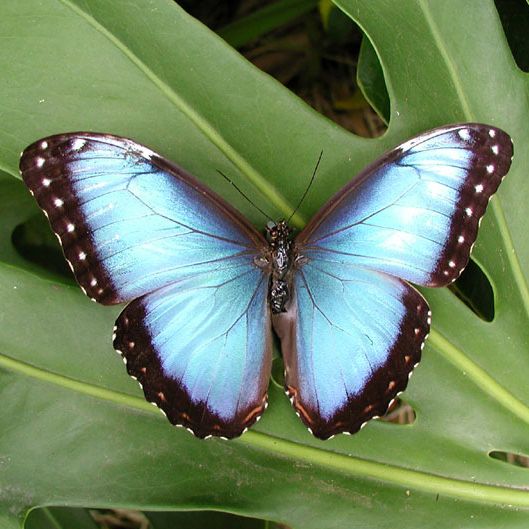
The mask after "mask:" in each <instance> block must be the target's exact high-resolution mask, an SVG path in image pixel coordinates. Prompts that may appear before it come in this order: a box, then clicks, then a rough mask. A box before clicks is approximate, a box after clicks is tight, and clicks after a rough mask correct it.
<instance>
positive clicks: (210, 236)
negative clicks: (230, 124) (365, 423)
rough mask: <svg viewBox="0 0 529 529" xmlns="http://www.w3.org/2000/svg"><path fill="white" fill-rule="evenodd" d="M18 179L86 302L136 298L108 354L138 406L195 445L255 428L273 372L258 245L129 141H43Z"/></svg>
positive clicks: (228, 211)
mask: <svg viewBox="0 0 529 529" xmlns="http://www.w3.org/2000/svg"><path fill="white" fill-rule="evenodd" d="M20 169H21V173H22V177H23V179H24V182H25V183H26V185H27V186H28V187H29V189H30V191H31V192H32V194H33V195H34V196H35V198H36V200H37V202H38V204H39V205H40V207H41V208H42V209H43V210H44V212H45V213H46V215H47V217H48V219H49V221H50V224H51V226H52V228H53V230H54V231H55V233H56V234H57V236H58V238H59V240H60V241H61V244H62V247H63V251H64V254H65V256H66V258H67V260H68V262H69V263H70V265H71V268H72V270H73V272H74V274H75V277H76V279H77V281H78V282H79V284H80V285H81V287H82V288H83V290H84V291H85V293H86V294H87V295H88V296H90V297H91V298H92V299H93V300H94V301H98V302H100V303H104V304H110V303H120V302H123V301H130V300H134V301H132V303H130V304H129V305H128V307H126V308H125V310H124V311H123V312H122V314H121V315H120V317H119V318H118V321H117V322H116V329H115V338H114V346H115V348H116V349H118V350H119V351H120V352H121V354H122V355H123V358H124V360H125V361H126V363H127V366H128V371H129V373H130V374H131V375H133V376H134V377H136V378H137V379H138V380H139V382H140V383H141V384H142V387H143V390H144V393H145V395H146V397H147V399H148V400H149V401H151V402H155V403H156V404H158V406H159V407H160V408H161V409H162V410H164V411H165V413H166V414H167V416H168V418H169V419H170V420H171V422H173V423H174V424H179V425H183V426H186V427H188V428H190V429H192V430H193V432H195V433H196V435H198V436H200V437H205V436H208V435H219V436H224V437H235V436H237V435H240V434H241V433H242V431H243V430H244V428H246V427H248V426H250V425H251V424H253V422H255V420H256V419H257V418H258V417H259V416H260V414H261V413H262V411H263V410H264V406H265V404H266V392H267V386H268V378H269V375H270V363H271V338H270V333H271V325H270V317H269V309H268V305H267V285H268V272H267V271H266V270H262V269H261V268H258V267H257V266H256V265H255V261H256V259H258V258H260V257H261V256H262V252H263V251H264V249H265V247H266V241H265V240H264V238H263V237H262V236H261V235H260V234H259V233H258V232H257V231H256V230H255V229H254V228H253V227H252V226H251V225H250V224H249V223H248V222H247V221H246V220H245V219H244V218H243V217H242V216H241V215H240V214H239V213H237V212H236V211H235V210H234V209H233V208H231V207H230V206H229V205H228V204H226V203H225V202H224V201H223V200H222V199H220V198H219V197H218V196H216V195H215V194H214V193H213V192H211V191H210V190H208V189H207V188H206V187H204V186H203V185H201V184H200V183H199V182H197V181H196V180H195V179H194V178H193V177H191V176H190V175H188V174H187V173H185V172H184V171H183V170H182V169H181V168H179V167H177V166H175V165H173V164H171V163H170V162H168V161H167V160H165V159H163V158H162V157H160V156H158V155H157V154H155V153H154V152H152V151H150V150H149V149H147V148H146V147H143V146H141V145H138V144H137V143H135V142H133V141H131V140H129V139H126V138H120V137H116V136H111V135H106V134H93V133H72V134H62V135H57V136H51V137H48V138H44V139H42V140H39V141H38V142H35V143H34V144H32V145H30V146H29V147H28V148H27V149H26V150H25V151H24V153H23V154H22V158H21V161H20ZM250 329H251V331H252V332H250Z"/></svg>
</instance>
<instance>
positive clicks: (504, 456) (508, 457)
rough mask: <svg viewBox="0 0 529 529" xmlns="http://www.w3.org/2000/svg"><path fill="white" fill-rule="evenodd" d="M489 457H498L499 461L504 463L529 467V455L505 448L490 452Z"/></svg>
mask: <svg viewBox="0 0 529 529" xmlns="http://www.w3.org/2000/svg"><path fill="white" fill-rule="evenodd" d="M489 457H491V458H492V459H497V460H498V461H503V462H504V463H509V464H510V465H514V466H515V467H525V468H528V467H529V456H525V455H522V454H514V453H513V452H504V451H503V450H492V452H489Z"/></svg>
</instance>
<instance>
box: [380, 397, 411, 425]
mask: <svg viewBox="0 0 529 529" xmlns="http://www.w3.org/2000/svg"><path fill="white" fill-rule="evenodd" d="M415 418H416V415H415V410H414V409H413V408H412V407H411V406H410V405H409V404H408V403H407V402H404V401H403V400H401V399H399V398H398V397H397V398H396V399H395V400H394V401H393V404H391V406H390V407H389V409H388V411H387V412H386V413H385V415H384V416H383V417H380V419H379V420H380V421H384V422H391V423H393V424H413V423H414V422H415Z"/></svg>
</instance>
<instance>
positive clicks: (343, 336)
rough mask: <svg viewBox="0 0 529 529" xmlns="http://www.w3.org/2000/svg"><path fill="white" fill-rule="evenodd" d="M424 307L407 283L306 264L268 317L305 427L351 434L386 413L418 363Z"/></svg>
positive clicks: (355, 270) (320, 432)
mask: <svg viewBox="0 0 529 529" xmlns="http://www.w3.org/2000/svg"><path fill="white" fill-rule="evenodd" d="M429 323H430V316H429V309H428V304H427V303H426V301H425V300H424V298H423V297H422V296H421V295H420V294H419V292H417V291H416V290H415V289H414V288H413V287H411V286H410V285H408V284H407V283H406V282H404V281H402V280H400V279H398V278H395V277H392V276H389V275H387V274H384V273H381V272H378V271H375V270H369V269H367V268H363V267H355V266H351V265H344V266H340V267H336V265H335V264H334V263H328V262H325V261H321V262H318V261H309V262H308V263H306V264H305V265H304V266H303V267H302V268H301V269H300V270H298V272H297V274H296V275H295V279H294V298H293V303H292V304H291V305H290V306H289V307H288V310H287V312H286V313H283V314H278V315H274V326H275V329H276V332H277V333H278V335H279V337H280V339H281V347H282V350H283V358H284V361H285V368H286V369H285V378H286V390H287V394H288V395H289V397H290V399H291V401H292V404H293V405H294V407H295V409H296V411H297V412H298V413H299V415H300V417H301V419H302V420H303V422H304V423H305V424H306V425H307V426H308V427H309V428H310V430H311V432H312V433H313V434H314V435H316V436H317V437H319V438H321V439H327V438H329V437H331V436H332V435H334V434H336V433H340V432H349V433H355V432H356V431H357V430H358V429H359V428H360V427H361V426H362V425H363V424H364V423H365V422H366V421H367V420H369V419H371V418H372V417H373V416H376V415H382V414H384V413H385V411H386V409H387V407H388V405H389V403H390V401H391V400H392V399H393V398H395V396H396V394H397V393H398V392H399V391H403V390H404V389H405V387H406V384H407V382H408V376H409V373H410V372H411V370H412V369H413V366H414V365H415V364H417V363H418V362H419V360H420V356H421V350H422V346H423V343H424V341H425V339H426V336H427V334H428V330H429Z"/></svg>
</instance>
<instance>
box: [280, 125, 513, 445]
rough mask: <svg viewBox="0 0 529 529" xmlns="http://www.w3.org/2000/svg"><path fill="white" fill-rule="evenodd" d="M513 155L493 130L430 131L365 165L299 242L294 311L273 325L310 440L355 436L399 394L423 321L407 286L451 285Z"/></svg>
mask: <svg viewBox="0 0 529 529" xmlns="http://www.w3.org/2000/svg"><path fill="white" fill-rule="evenodd" d="M511 157H512V143H511V140H510V138H509V136H508V135H507V134H505V133H504V132H503V131H501V130H499V129H496V128H494V127H490V126H486V125H480V124H464V125H455V126H451V127H444V128H440V129H436V130H433V131H430V132H428V133H425V134H423V135H420V136H418V137H416V138H414V139H412V140H410V141H408V142H406V143H404V144H403V145H401V146H400V147H397V148H396V149H394V150H393V151H391V152H389V153H388V154H386V155H385V156H383V157H382V158H381V159H380V160H378V161H376V162H375V163H374V164H373V165H371V166H370V167H368V168H367V169H366V170H365V171H364V172H363V173H361V174H360V175H359V177H358V178H356V179H355V180H354V181H353V182H351V183H350V184H349V185H347V186H346V187H345V188H344V189H343V190H342V191H341V192H340V193H338V194H337V195H336V196H335V197H333V198H332V199H331V200H330V201H329V203H328V204H327V205H326V206H325V207H324V208H322V210H321V211H320V212H319V213H318V214H317V215H316V216H315V217H314V219H313V220H312V221H311V222H310V223H309V224H308V225H307V227H306V228H305V229H304V230H303V231H302V232H301V233H300V235H299V236H298V238H297V239H296V248H297V252H298V254H300V255H302V256H303V257H302V258H301V259H300V260H299V261H298V262H299V263H301V264H300V269H299V270H297V271H296V274H295V278H294V284H293V291H294V293H293V302H292V304H291V305H290V306H289V307H288V311H287V313H285V314H281V315H278V316H277V317H275V321H274V326H275V328H276V330H277V332H278V334H279V335H280V337H281V345H282V349H283V355H284V359H285V363H286V387H287V391H288V393H289V395H290V396H291V398H292V400H293V404H294V406H295V408H296V409H297V411H298V412H299V413H300V416H301V418H302V419H303V421H304V422H305V424H306V425H307V426H309V427H310V428H311V429H312V431H313V432H314V434H315V435H317V436H318V437H321V438H327V437H329V436H331V435H333V434H334V433H339V432H355V431H357V430H358V428H359V427H360V426H361V425H362V424H363V423H364V422H365V421H367V420H369V419H370V418H372V417H373V416H375V415H380V414H382V413H384V412H385V410H386V409H387V406H388V404H389V403H390V402H391V400H392V399H393V398H394V397H395V396H396V395H397V393H398V392H399V391H402V390H403V389H404V388H405V387H406V384H407V380H408V377H409V374H410V373H411V371H412V369H413V367H414V365H415V364H416V363H417V362H418V361H419V359H420V353H421V349H422V346H423V343H424V341H425V339H426V336H427V334H428V330H429V322H430V315H429V310H428V305H427V304H426V302H425V301H424V299H423V298H422V296H421V295H420V294H419V293H418V292H417V291H416V290H415V289H414V288H413V287H411V286H410V285H409V284H408V283H407V282H406V281H403V280H407V281H412V282H414V283H417V284H420V285H425V286H443V285H446V284H448V283H450V282H451V281H454V280H455V279H456V278H457V277H458V275H459V274H460V273H461V271H462V269H463V268H464V267H465V265H466V263H467V262H468V259H469V255H470V251H471V248H472V245H473V243H474V241H475V239H476V235H477V229H478V224H479V220H480V219H481V217H482V216H483V214H484V212H485V208H486V206H487V203H488V201H489V199H490V197H491V195H492V194H493V193H494V192H495V191H496V189H497V188H498V185H499V184H500V182H501V179H502V177H503V176H504V175H505V174H506V173H507V171H508V169H509V166H510V162H511Z"/></svg>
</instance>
